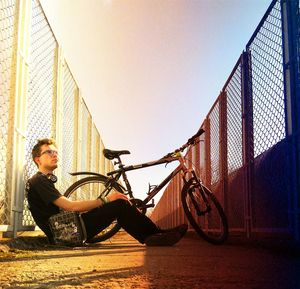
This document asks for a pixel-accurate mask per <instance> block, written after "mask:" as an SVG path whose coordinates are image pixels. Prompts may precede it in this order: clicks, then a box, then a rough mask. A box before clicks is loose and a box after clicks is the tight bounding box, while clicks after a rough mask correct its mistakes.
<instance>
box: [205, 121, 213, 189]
mask: <svg viewBox="0 0 300 289" xmlns="http://www.w3.org/2000/svg"><path fill="white" fill-rule="evenodd" d="M204 127H205V139H204V142H205V145H204V146H205V185H206V186H207V187H209V188H210V187H211V160H210V120H209V118H206V119H205V125H204Z"/></svg>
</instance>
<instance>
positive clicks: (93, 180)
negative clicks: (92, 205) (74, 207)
mask: <svg viewBox="0 0 300 289" xmlns="http://www.w3.org/2000/svg"><path fill="white" fill-rule="evenodd" d="M107 184H108V178H107V177H106V176H102V175H100V176H91V177H86V178H82V179H80V180H78V181H77V182H75V183H74V184H72V185H71V186H70V187H69V188H68V189H67V190H66V192H65V193H64V196H65V197H66V198H70V199H72V200H91V199H96V198H97V197H99V196H100V195H102V194H105V193H106V192H105V190H106V188H107ZM113 188H114V189H116V190H118V191H119V192H121V193H124V192H123V190H122V188H121V186H119V185H118V183H117V182H115V183H114V184H113ZM107 193H108V192H107ZM120 228H121V226H120V225H119V224H118V223H117V220H114V221H113V222H112V223H111V225H110V226H108V227H107V228H106V229H104V230H103V231H101V232H100V233H99V234H98V235H96V236H94V237H93V238H92V239H90V240H87V243H97V242H102V241H104V240H107V239H109V238H111V237H112V236H113V235H115V234H116V233H117V232H118V231H119V230H120Z"/></svg>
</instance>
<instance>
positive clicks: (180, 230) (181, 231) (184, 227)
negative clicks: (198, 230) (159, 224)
mask: <svg viewBox="0 0 300 289" xmlns="http://www.w3.org/2000/svg"><path fill="white" fill-rule="evenodd" d="M187 229H188V225H187V224H181V225H179V226H176V227H174V228H171V229H165V230H162V232H178V233H179V234H180V236H181V238H182V237H183V236H184V235H185V233H186V232H187Z"/></svg>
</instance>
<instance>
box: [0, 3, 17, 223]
mask: <svg viewBox="0 0 300 289" xmlns="http://www.w3.org/2000/svg"><path fill="white" fill-rule="evenodd" d="M16 16H17V6H16V4H15V1H13V0H11V1H0V73H1V77H0V225H1V224H4V225H8V224H9V218H10V197H11V196H10V194H9V192H10V191H11V189H10V179H11V176H10V171H9V169H10V164H11V161H12V152H11V151H9V150H8V143H9V142H10V132H11V130H12V122H13V119H12V114H11V112H12V111H13V109H14V107H13V102H12V101H11V100H12V98H11V94H12V93H13V92H12V91H11V87H12V86H13V83H12V81H13V79H12V75H14V74H15V70H13V71H12V70H11V68H12V67H14V66H15V57H14V55H15V53H16V26H17V23H16Z"/></svg>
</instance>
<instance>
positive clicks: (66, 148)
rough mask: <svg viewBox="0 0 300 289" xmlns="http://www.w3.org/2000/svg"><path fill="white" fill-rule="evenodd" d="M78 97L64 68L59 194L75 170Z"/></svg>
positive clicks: (69, 183) (67, 70) (66, 186)
mask: <svg viewBox="0 0 300 289" xmlns="http://www.w3.org/2000/svg"><path fill="white" fill-rule="evenodd" d="M77 96H78V87H77V85H76V82H75V80H74V78H73V76H72V74H71V72H70V69H69V67H68V66H67V65H66V64H65V66H64V79H63V108H62V111H63V113H62V130H63V138H62V149H61V156H60V165H61V168H62V170H61V172H62V181H63V183H62V185H61V188H60V191H61V192H65V190H66V189H67V188H68V187H69V186H70V185H71V183H72V182H73V181H74V177H72V176H71V175H70V174H69V173H70V172H73V171H74V170H75V163H76V157H75V122H76V119H75V103H76V101H75V98H76V97H77Z"/></svg>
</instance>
